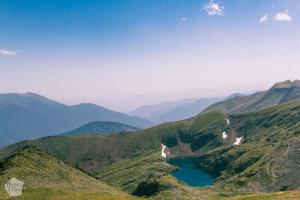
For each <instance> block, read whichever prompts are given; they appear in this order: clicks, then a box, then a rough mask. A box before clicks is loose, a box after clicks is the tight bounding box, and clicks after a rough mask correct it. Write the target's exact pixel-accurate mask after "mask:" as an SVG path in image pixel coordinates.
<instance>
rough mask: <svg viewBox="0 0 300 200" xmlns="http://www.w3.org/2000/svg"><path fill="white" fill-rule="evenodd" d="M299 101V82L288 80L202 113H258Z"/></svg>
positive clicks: (216, 105)
mask: <svg viewBox="0 0 300 200" xmlns="http://www.w3.org/2000/svg"><path fill="white" fill-rule="evenodd" d="M296 99H300V81H299V80H295V81H294V82H292V81H290V80H288V81H284V82H279V83H276V84H274V85H273V86H272V87H271V88H270V89H268V90H266V91H262V92H257V93H255V94H252V95H249V96H238V97H235V98H232V99H227V100H225V101H222V102H218V103H216V104H214V105H211V106H210V107H208V108H207V109H205V110H204V111H203V112H210V111H220V112H223V113H244V112H253V111H258V110H261V109H264V108H269V107H271V106H275V105H278V104H282V103H285V102H288V101H291V100H296Z"/></svg>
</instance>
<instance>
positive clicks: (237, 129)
mask: <svg viewBox="0 0 300 200" xmlns="http://www.w3.org/2000/svg"><path fill="white" fill-rule="evenodd" d="M229 118H230V121H231V124H230V126H227V125H226V121H225V115H223V114H222V113H218V112H210V113H205V114H201V115H199V116H197V117H195V118H191V119H188V120H183V121H179V122H173V123H167V124H163V125H160V126H157V127H153V128H149V129H146V130H142V131H138V132H135V133H121V134H113V135H109V136H99V135H88V136H72V137H71V136H68V137H62V136H61V137H47V138H42V139H38V140H34V141H28V142H23V143H19V144H16V145H12V146H9V147H7V148H5V149H2V150H0V157H7V156H8V155H11V154H12V153H14V152H17V151H18V150H19V149H20V148H22V147H23V146H25V145H27V144H31V145H34V146H37V147H38V148H40V149H41V150H42V151H43V152H46V153H49V154H51V155H53V156H54V157H55V158H58V159H60V160H64V161H66V162H67V163H68V164H70V165H72V166H76V167H78V168H80V169H81V170H83V171H85V172H88V173H90V174H91V175H92V176H94V177H97V178H99V179H100V180H102V181H103V182H105V183H107V184H109V185H111V186H113V187H115V188H117V189H121V190H123V191H126V192H128V193H134V192H136V193H139V194H143V192H144V191H143V190H144V189H143V188H145V187H144V186H149V187H151V188H152V189H153V195H150V198H153V199H176V198H177V199H219V198H229V196H230V195H231V196H232V195H237V194H243V193H249V192H266V191H281V190H296V189H298V188H299V182H297V181H298V180H300V177H299V176H300V175H299V173H297V172H298V171H297V169H298V168H297V167H298V166H299V161H300V158H299V155H300V154H299V151H298V149H300V122H299V118H300V102H299V101H298V102H290V103H288V104H282V105H280V106H276V107H273V108H269V109H266V110H262V111H259V112H253V113H247V114H239V115H230V116H229ZM223 130H226V131H227V133H228V139H226V140H225V141H224V140H223V139H222V137H221V133H222V132H223ZM242 135H243V136H244V141H243V144H241V145H240V146H233V145H232V142H233V140H234V138H235V137H237V136H242ZM161 143H164V144H165V145H167V146H168V147H169V149H170V151H171V156H174V157H177V156H195V157H197V158H198V166H199V167H200V168H202V169H203V170H205V171H206V172H208V173H210V174H213V175H215V176H216V177H217V182H216V184H215V186H214V187H212V188H203V189H199V188H192V187H189V186H187V185H185V184H184V183H182V182H180V181H177V180H176V179H175V178H174V177H172V176H170V174H171V171H172V170H173V169H174V167H172V166H170V165H169V164H167V163H165V162H163V160H162V159H161V158H160V144H161ZM58 172H59V171H55V172H53V173H54V174H55V173H56V174H57V173H58ZM41 173H42V172H41ZM54 177H56V176H53V178H54ZM28 179H29V178H28ZM60 180H61V183H62V184H63V183H64V181H63V180H66V181H67V180H68V177H65V178H63V176H61V179H60ZM75 180H76V179H75ZM41 182H42V181H41ZM52 182H53V181H52ZM79 182H82V181H79ZM79 182H78V183H79ZM66 184H69V183H68V182H67V183H66ZM72 184H73V183H71V185H72ZM74 184H75V186H76V184H77V183H76V181H74ZM54 186H55V185H54ZM75 188H76V187H75ZM71 189H72V188H71ZM157 190H159V191H158V192H157ZM72 191H74V189H73V190H72ZM75 192H76V191H75ZM82 192H85V191H82ZM95 192H97V191H95ZM109 193H110V192H109ZM221 193H224V194H225V193H227V194H228V195H229V196H222V195H221ZM145 194H146V193H145ZM147 195H149V194H147ZM270 195H272V194H270ZM273 195H276V194H273ZM238 197H239V196H235V197H234V198H238ZM241 198H242V197H241Z"/></svg>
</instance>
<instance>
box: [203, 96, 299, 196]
mask: <svg viewBox="0 0 300 200" xmlns="http://www.w3.org/2000/svg"><path fill="white" fill-rule="evenodd" d="M299 119H300V103H299V101H296V102H290V103H287V104H283V105H280V106H277V107H273V108H269V109H266V110H263V111H260V112H257V113H248V114H242V115H234V116H231V122H232V123H231V127H230V131H231V133H232V134H235V135H238V136H244V142H243V144H242V145H241V146H238V147H233V146H229V147H222V148H218V149H214V150H212V151H210V152H208V153H207V154H205V155H202V156H200V157H199V158H198V160H199V167H201V168H203V169H206V170H207V171H208V172H210V173H217V174H216V175H217V176H218V179H217V184H219V185H220V186H222V187H225V188H229V189H234V190H236V189H240V190H242V191H281V190H293V189H299V187H300V174H299V173H297V172H299V170H300V121H299Z"/></svg>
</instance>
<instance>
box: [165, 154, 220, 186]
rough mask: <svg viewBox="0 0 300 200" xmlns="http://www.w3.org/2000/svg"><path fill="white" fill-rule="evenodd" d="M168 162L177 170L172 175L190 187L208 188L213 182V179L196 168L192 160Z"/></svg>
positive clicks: (172, 160)
mask: <svg viewBox="0 0 300 200" xmlns="http://www.w3.org/2000/svg"><path fill="white" fill-rule="evenodd" d="M168 162H169V163H170V164H172V165H175V166H177V167H178V168H179V169H178V170H176V171H174V172H173V173H172V175H173V176H175V177H176V178H177V179H178V180H181V181H183V182H185V183H186V184H188V185H190V186H194V187H201V186H208V185H212V184H213V182H214V179H213V177H211V176H210V175H208V174H206V173H205V172H203V171H201V170H200V169H199V168H197V167H196V163H195V160H194V159H192V158H186V159H171V160H169V161H168Z"/></svg>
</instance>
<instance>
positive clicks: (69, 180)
mask: <svg viewBox="0 0 300 200" xmlns="http://www.w3.org/2000/svg"><path fill="white" fill-rule="evenodd" d="M12 177H14V178H17V179H19V180H21V181H23V182H24V186H23V192H24V195H23V196H22V199H41V197H42V199H58V198H60V199H76V198H77V199H82V198H81V197H84V198H86V199H88V197H91V198H94V199H101V198H99V196H100V197H101V196H103V197H106V199H134V198H133V197H131V196H129V195H127V194H126V193H123V192H120V191H118V190H116V189H114V188H112V187H110V186H107V185H106V184H104V183H102V182H100V181H98V180H96V179H94V178H92V177H90V176H89V175H87V174H85V173H83V172H81V171H79V170H77V169H74V168H72V167H70V166H68V165H66V164H65V163H64V162H62V161H60V160H57V159H56V158H54V157H52V156H49V155H47V154H45V153H42V152H40V151H39V150H37V149H36V148H33V147H25V148H24V149H22V150H21V151H20V152H18V153H17V154H15V155H13V156H11V157H9V158H7V159H5V160H2V161H1V163H0V185H4V184H5V183H6V182H7V181H8V180H9V179H10V178H12ZM7 198H8V195H7V193H6V191H5V190H4V187H1V188H0V199H7Z"/></svg>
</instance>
